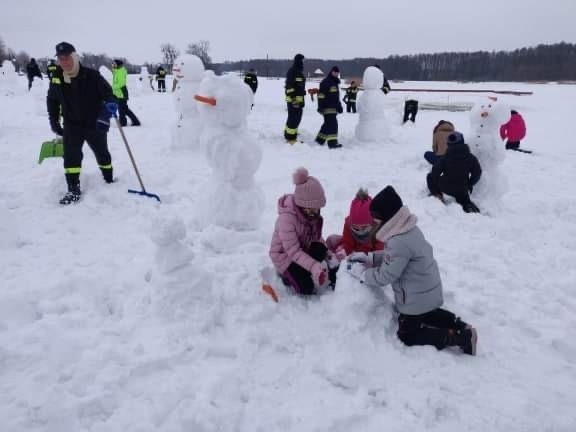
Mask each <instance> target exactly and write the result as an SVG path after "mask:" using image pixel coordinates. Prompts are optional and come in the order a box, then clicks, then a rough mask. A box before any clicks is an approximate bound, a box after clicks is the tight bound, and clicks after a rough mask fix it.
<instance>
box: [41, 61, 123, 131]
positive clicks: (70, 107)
mask: <svg viewBox="0 0 576 432" xmlns="http://www.w3.org/2000/svg"><path fill="white" fill-rule="evenodd" d="M114 101H115V98H114V95H113V94H112V87H110V84H108V81H106V80H105V79H104V77H103V76H102V75H100V72H98V71H96V70H94V69H89V68H86V67H84V66H82V65H80V70H79V71H78V76H77V77H76V78H72V82H71V83H70V84H68V83H66V82H64V77H63V73H62V69H60V68H58V70H57V71H56V73H55V74H54V76H53V77H52V80H51V81H50V88H49V89H48V96H47V98H46V104H47V107H48V117H49V119H50V125H51V126H54V125H55V124H58V118H59V114H60V107H62V116H63V117H64V127H67V126H69V127H82V128H95V127H96V120H97V119H98V116H99V114H100V112H101V110H102V106H103V104H104V103H105V102H114ZM53 129H54V127H53Z"/></svg>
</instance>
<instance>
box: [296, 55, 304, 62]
mask: <svg viewBox="0 0 576 432" xmlns="http://www.w3.org/2000/svg"><path fill="white" fill-rule="evenodd" d="M303 60H304V55H303V54H296V55H295V56H294V61H296V62H302V61H303Z"/></svg>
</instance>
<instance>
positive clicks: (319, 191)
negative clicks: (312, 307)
mask: <svg viewBox="0 0 576 432" xmlns="http://www.w3.org/2000/svg"><path fill="white" fill-rule="evenodd" d="M292 177H293V181H294V185H295V188H294V193H293V194H287V195H284V196H282V197H281V198H280V199H279V200H278V219H277V220H276V225H275V227H274V234H273V236H272V243H271V245H270V252H269V255H270V258H271V259H272V262H273V263H274V267H275V268H276V271H277V272H278V273H279V274H280V276H281V277H282V280H283V281H284V283H285V284H286V285H289V286H291V287H292V288H293V289H294V291H296V292H297V293H298V294H302V295H314V294H316V288H317V287H320V286H322V285H324V284H325V283H326V282H327V280H328V279H330V282H331V284H332V285H333V284H334V283H335V276H336V271H335V270H333V271H329V270H328V264H327V262H326V258H327V257H328V248H327V247H326V245H325V244H324V240H322V224H323V219H322V216H321V215H320V209H321V208H322V207H324V206H325V205H326V196H325V195H324V189H323V188H322V185H321V184H320V182H319V181H318V180H317V179H316V178H315V177H312V176H309V175H308V171H307V170H306V168H298V170H296V172H295V173H294V174H293V176H292Z"/></svg>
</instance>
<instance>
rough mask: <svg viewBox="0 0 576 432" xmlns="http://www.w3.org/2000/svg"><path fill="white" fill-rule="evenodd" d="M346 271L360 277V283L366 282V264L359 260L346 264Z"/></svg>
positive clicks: (357, 277)
mask: <svg viewBox="0 0 576 432" xmlns="http://www.w3.org/2000/svg"><path fill="white" fill-rule="evenodd" d="M346 271H347V272H348V273H349V274H350V276H352V277H353V278H354V279H358V280H359V281H360V283H364V273H366V266H365V265H364V264H362V263H359V262H355V263H352V262H348V264H347V265H346Z"/></svg>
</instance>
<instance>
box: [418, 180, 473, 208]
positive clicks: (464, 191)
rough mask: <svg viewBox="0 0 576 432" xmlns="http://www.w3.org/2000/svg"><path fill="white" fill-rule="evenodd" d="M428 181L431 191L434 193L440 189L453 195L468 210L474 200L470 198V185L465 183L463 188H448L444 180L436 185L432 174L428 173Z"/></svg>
mask: <svg viewBox="0 0 576 432" xmlns="http://www.w3.org/2000/svg"><path fill="white" fill-rule="evenodd" d="M426 183H427V184H428V190H429V191H430V193H432V194H434V193H436V191H438V190H440V192H442V193H443V194H446V195H449V196H451V197H453V198H454V199H455V200H456V202H457V203H458V204H460V205H461V206H462V209H464V211H466V212H467V211H468V209H469V208H470V204H471V203H472V201H471V200H470V194H469V192H468V185H463V187H462V188H448V187H445V186H444V185H443V184H442V182H440V184H438V185H435V184H432V176H431V175H430V174H428V175H427V176H426Z"/></svg>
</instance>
